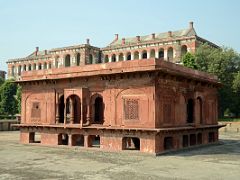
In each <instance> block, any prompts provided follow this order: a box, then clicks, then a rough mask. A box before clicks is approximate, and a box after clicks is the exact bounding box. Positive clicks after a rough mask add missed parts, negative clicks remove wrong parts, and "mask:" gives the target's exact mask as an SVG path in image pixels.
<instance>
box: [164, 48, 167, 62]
mask: <svg viewBox="0 0 240 180" xmlns="http://www.w3.org/2000/svg"><path fill="white" fill-rule="evenodd" d="M164 60H165V61H168V50H167V49H164Z"/></svg>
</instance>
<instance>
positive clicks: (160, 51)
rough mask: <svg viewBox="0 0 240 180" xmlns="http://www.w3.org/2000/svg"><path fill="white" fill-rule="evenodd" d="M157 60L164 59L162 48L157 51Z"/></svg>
mask: <svg viewBox="0 0 240 180" xmlns="http://www.w3.org/2000/svg"><path fill="white" fill-rule="evenodd" d="M158 58H159V59H163V58H164V49H163V48H161V49H159V51H158Z"/></svg>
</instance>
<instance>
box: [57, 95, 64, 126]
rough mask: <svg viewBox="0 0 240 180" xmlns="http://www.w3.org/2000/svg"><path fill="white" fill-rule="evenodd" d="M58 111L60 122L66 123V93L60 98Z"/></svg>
mask: <svg viewBox="0 0 240 180" xmlns="http://www.w3.org/2000/svg"><path fill="white" fill-rule="evenodd" d="M58 112H59V121H58V122H59V123H64V95H62V96H61V97H60V98H59V106H58Z"/></svg>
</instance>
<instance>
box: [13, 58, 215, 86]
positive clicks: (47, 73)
mask: <svg viewBox="0 0 240 180" xmlns="http://www.w3.org/2000/svg"><path fill="white" fill-rule="evenodd" d="M151 71H152V72H153V71H159V72H163V73H166V74H171V75H176V76H182V77H186V78H187V79H195V80H200V81H205V82H210V83H213V84H219V85H220V82H219V81H218V78H217V76H215V75H212V74H209V73H206V72H202V71H198V70H194V69H191V68H187V67H184V66H183V65H178V64H175V63H171V62H167V61H163V60H160V59H156V58H150V59H140V60H130V61H120V62H109V63H101V64H89V65H83V66H72V67H62V68H53V69H45V70H32V71H24V72H23V73H22V75H21V79H19V80H17V82H19V83H20V82H28V81H41V80H58V79H69V78H78V77H91V76H100V75H111V74H124V73H131V72H151Z"/></svg>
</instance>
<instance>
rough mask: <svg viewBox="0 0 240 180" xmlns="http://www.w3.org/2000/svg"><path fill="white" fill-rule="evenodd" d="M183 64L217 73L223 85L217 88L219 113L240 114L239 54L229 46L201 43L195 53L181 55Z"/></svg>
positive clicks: (221, 115) (222, 114) (221, 114)
mask: <svg viewBox="0 0 240 180" xmlns="http://www.w3.org/2000/svg"><path fill="white" fill-rule="evenodd" d="M182 63H183V64H184V66H187V67H190V68H194V69H198V70H200V71H205V72H208V73H211V74H214V75H217V76H218V78H219V80H220V82H221V83H222V84H223V87H222V88H220V89H219V91H218V96H219V115H220V117H223V116H224V115H227V116H237V117H238V116H239V115H240V96H239V93H240V54H239V53H237V52H235V51H234V50H233V49H231V48H225V47H223V48H219V49H216V48H213V47H211V46H209V45H208V44H203V45H201V46H200V47H199V48H198V49H197V51H196V53H195V54H190V53H187V54H185V55H184V56H183V57H182Z"/></svg>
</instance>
